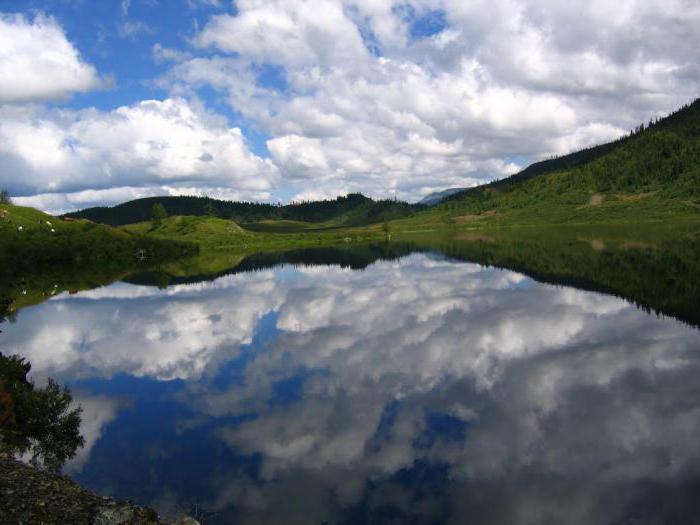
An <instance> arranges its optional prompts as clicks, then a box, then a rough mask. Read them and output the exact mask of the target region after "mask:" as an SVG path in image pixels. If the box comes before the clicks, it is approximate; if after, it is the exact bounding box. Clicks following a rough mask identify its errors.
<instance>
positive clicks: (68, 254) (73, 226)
mask: <svg viewBox="0 0 700 525" xmlns="http://www.w3.org/2000/svg"><path fill="white" fill-rule="evenodd" d="M196 251H197V246H196V244H194V243H183V242H173V240H169V241H167V242H166V241H163V240H158V239H154V238H151V237H148V236H141V235H137V234H132V233H129V232H125V231H121V230H118V229H116V228H112V227H110V226H105V225H102V224H96V223H94V222H91V221H88V220H75V221H62V220H60V219H58V218H56V217H53V216H51V215H47V214H45V213H43V212H40V211H38V210H35V209H33V208H28V207H22V206H12V205H6V204H3V205H0V263H2V264H5V265H12V264H15V265H27V264H36V263H42V262H57V261H74V262H80V261H103V262H106V263H109V264H111V263H112V262H115V261H130V260H133V259H134V257H135V254H136V253H137V252H139V253H143V254H144V256H146V257H148V258H149V259H152V260H158V259H168V258H173V257H179V256H182V255H186V254H192V253H195V252H196Z"/></svg>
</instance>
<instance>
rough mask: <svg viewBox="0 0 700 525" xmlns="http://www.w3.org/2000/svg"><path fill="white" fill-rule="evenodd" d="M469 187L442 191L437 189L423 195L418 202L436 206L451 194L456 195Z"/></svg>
mask: <svg viewBox="0 0 700 525" xmlns="http://www.w3.org/2000/svg"><path fill="white" fill-rule="evenodd" d="M467 189H468V188H448V189H446V190H442V191H435V192H433V193H430V194H428V195H426V196H425V197H423V198H422V199H421V200H420V201H418V204H422V205H423V206H435V205H436V204H439V203H440V202H442V201H443V200H444V199H446V198H447V197H449V196H450V195H454V194H455V193H459V192H461V191H465V190H467Z"/></svg>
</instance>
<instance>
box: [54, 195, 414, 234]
mask: <svg viewBox="0 0 700 525" xmlns="http://www.w3.org/2000/svg"><path fill="white" fill-rule="evenodd" d="M155 204H162V205H163V206H164V207H165V210H166V212H167V214H168V215H212V216H216V217H221V218H224V219H231V220H234V221H236V222H238V223H251V222H258V221H263V220H289V221H304V222H312V223H320V222H328V221H335V222H337V224H338V225H339V226H341V225H342V226H356V225H362V224H370V223H373V222H380V221H382V220H384V219H388V220H390V219H396V218H400V217H405V216H407V215H410V214H411V213H413V212H415V211H417V210H419V209H421V206H418V205H415V204H408V203H406V202H401V201H394V200H380V201H375V200H373V199H370V198H369V197H365V196H364V195H362V194H359V193H351V194H349V195H347V196H344V197H338V198H336V199H333V200H323V201H313V202H302V203H297V204H287V205H285V206H275V205H273V204H262V203H256V202H231V201H222V200H217V199H211V198H208V197H149V198H145V199H137V200H133V201H129V202H125V203H123V204H119V205H117V206H114V207H111V208H107V207H98V208H88V209H85V210H82V211H77V212H72V213H68V214H66V216H68V217H74V218H82V219H90V220H92V221H94V222H99V223H103V224H110V225H112V226H120V225H124V224H132V223H135V222H142V221H147V220H149V219H150V218H151V214H152V210H153V206H154V205H155Z"/></svg>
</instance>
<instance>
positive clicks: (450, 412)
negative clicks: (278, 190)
mask: <svg viewBox="0 0 700 525" xmlns="http://www.w3.org/2000/svg"><path fill="white" fill-rule="evenodd" d="M3 335H4V336H5V335H7V338H6V339H5V341H6V342H9V344H10V345H11V346H13V345H14V346H15V347H16V348H18V349H21V351H22V353H23V355H25V356H27V357H28V358H29V359H30V360H31V361H32V363H35V368H34V373H35V374H36V375H37V376H38V377H43V376H46V375H53V376H58V377H62V378H65V379H66V380H69V381H77V380H85V379H88V378H92V379H96V378H97V379H101V380H107V379H109V378H111V377H113V376H115V375H117V374H128V375H131V376H135V377H142V378H148V379H150V380H157V381H167V380H173V379H180V380H182V381H183V384H182V387H181V388H179V389H176V390H175V391H173V392H172V393H171V394H169V395H170V396H171V397H170V398H171V400H172V401H173V402H176V403H178V404H180V405H181V406H183V407H186V408H187V410H188V414H189V415H187V416H182V415H179V416H178V418H177V420H176V421H174V422H173V423H172V424H173V427H174V428H177V429H179V430H178V432H177V433H176V434H177V435H175V434H174V435H173V439H174V440H176V439H178V435H180V434H181V433H183V432H187V431H193V430H192V429H196V428H198V427H204V426H206V427H207V428H208V429H210V430H208V431H207V432H209V434H208V435H210V436H214V439H215V440H216V441H217V442H219V443H224V444H225V445H226V446H227V447H228V448H229V450H230V451H231V453H234V454H235V455H236V456H237V457H251V458H252V457H254V458H258V460H256V461H257V463H256V464H257V465H258V468H257V469H256V470H255V473H251V472H250V471H247V472H243V471H241V470H240V469H236V468H233V467H231V469H230V470H229V471H227V472H226V473H219V474H218V475H217V476H216V477H212V478H211V479H202V480H198V482H199V483H200V484H202V485H203V486H205V487H207V489H206V491H207V494H208V495H207V498H206V502H205V503H206V505H208V506H209V507H210V508H211V509H213V510H214V511H216V512H218V513H219V514H218V515H219V516H220V518H221V519H222V520H225V519H229V518H232V517H235V519H237V520H239V521H240V522H242V523H245V522H247V521H260V520H264V521H266V522H275V521H277V520H282V518H284V520H286V522H287V523H292V522H295V520H296V521H299V522H309V521H324V520H325V521H331V522H342V521H343V520H345V519H346V518H348V516H351V514H349V513H350V510H351V509H353V508H354V509H355V510H356V511H357V512H364V513H365V514H363V515H367V513H372V512H380V510H381V509H388V508H390V509H393V510H392V512H395V513H396V512H398V514H397V516H399V517H400V518H401V519H403V518H406V517H407V516H413V517H414V518H416V519H419V520H422V521H425V520H429V519H434V520H437V521H449V516H448V514H449V511H452V512H454V513H455V515H456V516H460V515H462V516H464V515H466V514H465V513H470V514H473V515H475V516H478V517H479V519H477V520H476V521H477V522H480V523H482V522H483V523H488V522H494V523H504V522H513V523H532V522H538V523H539V522H548V521H567V522H571V523H573V522H576V519H578V520H579V522H580V523H590V522H614V521H619V520H622V519H623V518H625V517H629V516H630V515H631V514H630V512H631V510H630V508H631V506H634V503H635V502H636V501H637V500H638V499H639V498H642V499H644V498H647V499H648V498H650V497H657V498H663V497H665V496H664V494H665V493H664V490H668V491H670V490H671V489H670V488H669V487H674V486H675V487H684V486H685V485H684V483H686V482H687V481H688V480H691V479H694V480H697V479H698V478H699V475H700V444H698V441H697V439H695V435H696V433H697V432H696V431H697V429H698V428H700V408H699V407H700V404H699V403H698V401H699V400H700V383H698V382H697V381H696V380H695V379H696V376H697V369H698V364H699V361H698V355H697V354H698V352H697V351H698V350H699V349H700V337H699V336H698V331H697V330H695V329H693V328H690V327H686V326H683V325H681V324H680V323H678V322H676V321H673V320H671V319H663V318H655V317H653V316H650V315H648V314H646V313H644V312H642V311H640V310H638V309H637V308H635V307H634V306H631V305H630V304H628V303H626V302H625V301H623V300H620V299H617V298H613V297H610V296H605V295H600V294H596V293H591V292H583V291H579V290H575V289H572V288H564V287H558V286H552V285H543V284H539V283H536V282H533V281H532V280H530V279H528V278H526V277H524V276H523V275H521V274H518V273H515V272H510V271H504V270H496V269H487V268H483V267H480V266H478V265H475V264H468V263H454V262H452V261H448V260H444V259H442V258H440V257H437V256H433V255H425V254H414V255H411V256H409V257H405V258H403V259H400V260H398V261H392V262H378V263H376V264H373V265H371V266H370V267H368V268H367V269H366V270H364V271H361V272H358V271H351V270H348V269H342V268H339V267H322V268H320V267H296V268H292V267H281V268H277V269H273V270H265V271H257V272H251V273H245V274H236V275H231V276H227V277H223V278H220V279H218V280H217V281H215V282H212V283H199V284H195V285H178V286H175V287H171V288H168V289H167V290H163V291H159V290H156V289H154V288H147V287H141V286H134V285H129V284H123V283H122V284H116V285H113V286H110V287H108V288H103V289H99V290H94V291H92V292H86V293H81V294H78V295H76V296H60V297H57V298H55V299H53V300H51V301H49V302H47V303H44V304H43V305H40V306H38V307H36V308H33V309H29V310H25V311H22V312H21V313H20V319H19V321H18V323H17V325H15V326H9V327H8V330H7V334H3ZM236 360H238V361H236ZM234 361H236V362H237V363H238V364H237V365H236V367H237V368H236V369H235V371H233V370H232V369H231V366H230V363H232V362H234ZM234 376H235V380H234ZM138 402H139V401H138V399H137V400H136V401H134V403H135V404H138ZM110 410H113V408H112V409H110V408H109V407H107V408H106V409H105V410H103V411H102V413H103V414H107V416H109V414H110V413H111V412H110ZM112 417H114V416H109V417H105V418H103V419H104V421H105V422H106V421H109V420H110V419H111V418H112ZM232 418H233V420H235V422H234V423H232V422H231V421H232ZM101 428H103V423H101V424H99V425H96V429H97V430H96V431H95V434H96V435H97V436H99V434H100V429H101ZM88 453H89V452H88ZM171 459H172V460H173V461H174V460H175V458H174V457H173V458H171ZM82 461H85V460H82ZM183 467H184V466H183ZM421 476H423V478H421ZM414 478H415V479H423V482H421V483H419V482H418V481H416V482H414V483H413V484H411V483H409V482H407V481H406V480H407V479H414ZM302 479H303V480H304V481H303V483H302V484H301V485H302V486H303V487H304V488H305V494H306V496H304V498H303V499H302V503H296V504H292V502H291V501H290V498H291V496H290V494H293V493H294V491H295V490H296V489H295V487H297V488H298V486H299V480H302ZM426 490H428V492H430V490H432V491H433V493H432V496H430V497H428V496H426V492H425V491H426ZM609 491H617V492H616V493H617V494H618V495H619V498H618V499H615V500H614V501H613V499H611V498H608V497H606V496H605V495H606V494H607V493H608V492H609ZM671 492H672V491H671ZM681 492H682V491H681ZM553 494H555V495H556V497H554V496H552V495H553ZM679 494H680V493H679ZM183 497H184V496H183ZM421 498H422V499H421ZM668 498H670V496H668ZM678 498H680V499H678V500H677V501H676V500H673V501H676V502H677V503H678V504H679V505H682V504H686V503H687V502H685V500H683V501H681V499H682V494H681V495H679V496H678ZM669 501H671V500H664V502H665V504H667V505H671V507H672V506H673V501H671V502H670V503H669ZM665 508H666V507H665ZM669 508H670V507H668V508H667V510H669ZM231 509H236V510H235V512H234V511H233V510H231ZM446 509H448V510H446ZM671 510H672V509H671ZM696 510H697V509H696ZM649 512H651V511H649ZM231 513H233V514H231ZM445 513H447V514H445ZM572 513H573V515H572ZM574 518H576V519H574ZM401 519H400V520H401Z"/></svg>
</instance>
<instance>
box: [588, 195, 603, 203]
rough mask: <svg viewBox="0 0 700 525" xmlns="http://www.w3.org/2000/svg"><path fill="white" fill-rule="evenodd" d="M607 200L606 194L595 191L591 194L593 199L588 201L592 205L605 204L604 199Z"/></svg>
mask: <svg viewBox="0 0 700 525" xmlns="http://www.w3.org/2000/svg"><path fill="white" fill-rule="evenodd" d="M604 200H605V196H604V195H603V194H602V193H594V194H593V195H591V200H590V202H589V203H588V204H589V205H591V206H600V205H601V204H603V201H604Z"/></svg>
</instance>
